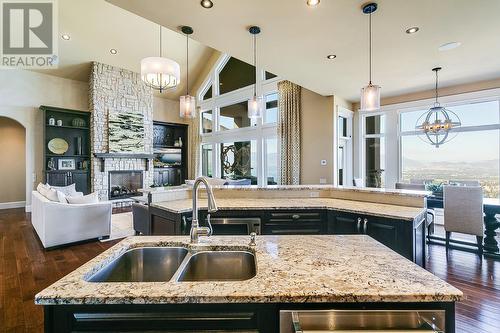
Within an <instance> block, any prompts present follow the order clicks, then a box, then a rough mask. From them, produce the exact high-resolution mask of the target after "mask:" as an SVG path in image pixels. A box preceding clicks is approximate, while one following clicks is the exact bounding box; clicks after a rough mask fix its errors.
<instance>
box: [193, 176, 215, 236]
mask: <svg viewBox="0 0 500 333" xmlns="http://www.w3.org/2000/svg"><path fill="white" fill-rule="evenodd" d="M201 183H203V184H204V185H205V188H206V190H207V197H208V214H207V222H208V227H200V225H199V223H198V187H199V186H200V184H201ZM192 196H193V220H192V222H191V231H190V232H189V235H190V236H191V243H198V241H199V236H207V237H209V236H211V235H212V224H211V223H210V213H215V212H216V211H217V209H218V208H217V204H216V203H215V197H214V193H213V191H212V187H211V186H210V184H209V183H208V180H207V179H206V178H205V177H198V178H196V180H195V181H194V185H193V193H192Z"/></svg>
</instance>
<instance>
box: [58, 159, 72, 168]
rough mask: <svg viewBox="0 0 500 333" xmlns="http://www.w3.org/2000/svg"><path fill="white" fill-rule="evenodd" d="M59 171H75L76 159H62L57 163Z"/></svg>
mask: <svg viewBox="0 0 500 333" xmlns="http://www.w3.org/2000/svg"><path fill="white" fill-rule="evenodd" d="M57 169H58V170H75V169H76V167H75V159H73V158H60V159H59V160H58V161H57Z"/></svg>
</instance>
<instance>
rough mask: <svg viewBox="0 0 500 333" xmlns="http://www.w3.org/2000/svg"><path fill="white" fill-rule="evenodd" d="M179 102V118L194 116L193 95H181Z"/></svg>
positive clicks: (194, 104)
mask: <svg viewBox="0 0 500 333" xmlns="http://www.w3.org/2000/svg"><path fill="white" fill-rule="evenodd" d="M179 102H180V117H181V118H196V99H195V98H194V96H189V95H185V96H181V97H180V99H179Z"/></svg>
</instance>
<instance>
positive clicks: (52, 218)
mask: <svg viewBox="0 0 500 333" xmlns="http://www.w3.org/2000/svg"><path fill="white" fill-rule="evenodd" d="M31 205H32V206H31V223H32V224H33V227H34V228H35V231H36V233H37V234H38V237H39V238H40V241H41V242H42V244H43V247H45V248H48V247H54V246H58V245H63V244H69V243H74V242H78V241H83V240H88V239H93V238H100V237H105V236H109V234H110V232H111V211H112V204H111V202H99V203H93V204H81V205H74V204H66V203H60V202H54V201H50V200H49V199H47V198H46V197H44V196H43V195H41V194H40V193H39V192H38V191H33V192H32V193H31Z"/></svg>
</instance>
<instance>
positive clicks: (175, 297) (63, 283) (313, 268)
mask: <svg viewBox="0 0 500 333" xmlns="http://www.w3.org/2000/svg"><path fill="white" fill-rule="evenodd" d="M157 246H180V247H186V248H188V249H192V250H195V251H199V250H213V249H215V250H246V251H250V252H253V253H255V256H256V262H257V273H256V275H255V277H253V278H252V279H250V280H246V281H234V282H176V281H167V282H161V283H158V282H154V283H144V282H141V283H130V282H129V283H117V282H113V283H97V282H88V281H87V280H88V279H89V278H90V277H91V276H92V275H93V274H94V273H95V272H96V271H97V270H99V269H100V268H102V267H104V266H105V265H106V264H108V263H110V262H111V261H112V260H113V259H115V258H117V257H118V256H120V255H121V254H122V253H124V252H125V251H127V250H129V249H131V248H136V247H157ZM366 249H369V251H366ZM461 297H462V293H461V292H460V291H459V290H458V289H456V288H454V287H453V286H451V285H449V284H448V283H446V282H444V281H442V280H441V279H439V278H438V277H436V276H434V275H433V274H431V273H429V272H428V271H426V270H425V269H422V268H421V267H419V266H417V265H415V264H414V263H412V262H411V261H409V260H407V259H405V258H403V257H402V256H400V255H398V254H397V253H395V252H393V251H392V250H390V249H388V248H387V247H385V246H384V245H382V244H380V243H378V242H377V241H375V240H373V239H372V238H370V237H368V236H365V235H350V236H347V235H346V236H326V235H321V236H258V237H257V241H256V246H255V247H251V246H249V237H248V236H219V237H217V236H212V237H210V238H203V239H202V241H201V242H200V243H199V244H190V243H189V238H188V237H182V236H171V237H163V236H143V237H129V238H127V239H126V240H124V241H122V242H120V243H118V244H117V245H115V246H114V247H112V248H110V249H109V250H107V251H105V252H104V253H102V254H101V255H99V256H98V257H96V258H95V259H93V260H91V261H89V262H88V263H86V264H85V265H83V266H81V267H80V268H78V269H77V270H75V271H74V272H72V273H70V274H69V275H67V276H66V277H64V278H62V279H61V280H59V281H57V282H56V283H54V284H53V285H51V286H50V287H48V288H46V289H45V290H43V291H41V292H40V293H38V294H37V295H36V297H35V302H36V304H42V305H55V304H161V303H176V304H177V303H280V302H286V303H290V302H291V303H303V302H312V303H325V302H455V301H457V300H460V299H461Z"/></svg>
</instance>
